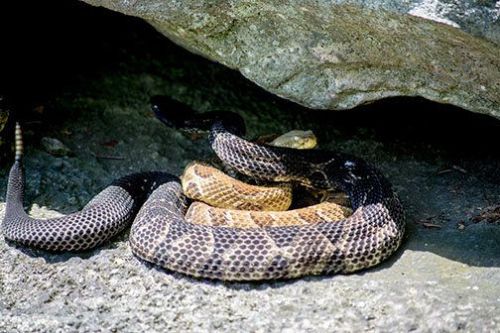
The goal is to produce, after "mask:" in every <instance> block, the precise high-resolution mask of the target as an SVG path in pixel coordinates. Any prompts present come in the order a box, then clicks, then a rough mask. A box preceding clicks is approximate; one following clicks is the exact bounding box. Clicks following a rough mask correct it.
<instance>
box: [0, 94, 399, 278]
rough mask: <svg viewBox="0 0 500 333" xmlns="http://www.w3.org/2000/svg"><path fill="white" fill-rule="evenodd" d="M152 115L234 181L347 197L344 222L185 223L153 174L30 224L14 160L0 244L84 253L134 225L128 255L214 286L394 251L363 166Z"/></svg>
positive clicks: (374, 176) (168, 186)
mask: <svg viewBox="0 0 500 333" xmlns="http://www.w3.org/2000/svg"><path fill="white" fill-rule="evenodd" d="M169 103H170V105H172V102H171V101H169ZM153 106H154V107H153V109H154V111H155V112H156V113H157V116H158V118H160V120H162V121H164V122H165V123H167V125H169V126H173V127H177V128H183V127H184V128H201V129H210V134H209V139H210V143H211V147H212V149H213V150H214V152H215V153H216V154H217V156H218V157H219V158H220V159H221V160H222V161H223V162H224V163H225V164H227V165H229V166H230V167H232V168H234V169H236V170H237V171H239V172H241V173H243V174H245V175H247V176H250V177H254V178H257V179H261V180H266V181H275V182H284V181H288V182H296V183H300V184H303V185H305V186H309V187H315V188H319V189H332V188H339V189H341V190H343V191H345V192H346V193H347V194H348V195H349V197H350V200H351V204H352V209H353V214H352V215H351V216H349V217H348V218H345V219H342V220H340V221H337V222H334V223H328V222H325V223H317V224H312V225H305V226H284V227H255V228H232V227H227V226H220V225H199V224H195V223H191V222H188V221H186V218H185V215H186V212H187V210H188V207H189V204H190V199H188V198H187V197H186V196H185V195H184V193H183V191H182V187H181V184H180V182H179V179H178V178H177V177H174V176H171V175H169V174H166V173H159V172H158V173H140V174H135V175H130V176H126V177H123V178H121V179H119V180H117V181H115V182H113V183H112V184H111V185H110V186H109V187H107V188H106V189H104V190H103V191H102V192H101V193H100V194H98V195H97V196H96V197H95V198H94V199H92V200H91V201H90V202H89V203H88V204H87V205H86V206H85V208H84V209H83V210H81V211H79V212H77V213H73V214H70V215H68V216H65V217H61V218H56V219H50V220H35V219H32V218H30V217H28V216H27V215H26V213H25V212H24V209H23V206H22V199H23V188H24V179H23V174H22V161H21V159H20V158H19V159H17V160H16V162H15V163H14V165H13V167H12V169H11V172H10V175H9V185H8V191H7V207H6V214H5V219H4V221H3V224H2V230H3V234H4V236H5V237H6V238H8V239H11V240H13V241H16V242H19V243H22V244H25V245H28V246H34V247H38V248H42V249H47V250H53V251H73V250H84V249H88V248H91V247H94V246H97V245H99V244H101V243H103V242H105V241H106V240H108V239H109V238H111V237H113V236H114V235H116V234H117V233H118V232H120V231H121V230H123V229H124V228H125V227H126V226H127V225H128V224H129V223H130V221H131V220H132V219H133V217H134V216H135V219H134V221H133V223H132V228H131V232H130V245H131V248H132V251H133V253H134V254H135V255H137V256H138V257H141V258H143V259H144V260H146V261H149V262H152V263H154V264H157V265H159V266H161V267H164V268H167V269H169V270H173V271H177V272H181V273H185V274H188V275H191V276H196V277H204V278H212V279H221V280H262V279H280V278H294V277H299V276H303V275H307V274H330V273H338V272H343V273H347V272H353V271H356V270H359V269H363V268H367V267H370V266H373V265H376V264H377V263H379V262H381V261H382V260H384V259H385V258H387V257H388V256H390V255H391V254H392V253H393V252H394V251H395V250H396V249H397V248H398V246H399V244H400V243H401V240H402V236H403V234H404V218H403V209H402V206H401V204H400V202H399V200H398V198H397V197H396V195H395V194H394V192H393V190H392V187H391V185H390V184H389V182H388V181H387V180H386V178H385V177H384V176H382V175H381V173H380V172H379V171H378V170H376V169H375V168H374V167H372V166H371V165H369V164H368V163H366V162H365V161H363V160H361V159H358V158H355V157H353V156H349V155H344V154H341V153H334V152H327V151H318V150H314V151H297V150H294V149H286V148H278V147H270V146H265V145H258V144H255V143H251V142H249V141H246V140H244V139H242V138H241V137H240V135H241V133H242V132H243V129H244V127H243V123H242V121H240V120H239V119H238V118H237V117H235V116H234V115H230V114H229V116H226V114H225V113H218V114H215V116H212V118H211V119H207V118H203V117H200V118H199V120H197V121H193V120H192V119H193V113H192V112H191V111H186V112H184V115H185V116H186V117H185V119H183V118H182V112H181V115H180V116H179V115H177V118H175V117H174V118H172V119H170V116H171V115H169V114H168V113H167V114H165V112H164V109H163V108H164V106H163V101H162V100H159V99H156V100H153ZM177 109H182V107H178V108H176V110H177ZM137 210H139V211H138V213H137V214H136V212H137Z"/></svg>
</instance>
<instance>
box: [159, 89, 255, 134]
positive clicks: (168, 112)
mask: <svg viewBox="0 0 500 333" xmlns="http://www.w3.org/2000/svg"><path fill="white" fill-rule="evenodd" d="M151 109H152V110H153V112H154V114H155V116H156V118H158V120H160V121H161V122H162V123H164V124H165V125H167V126H168V127H171V128H175V129H177V130H181V131H183V132H188V133H203V132H208V131H210V130H211V129H212V126H213V125H214V124H216V123H220V124H222V125H223V126H224V127H225V129H226V130H228V131H230V132H232V133H234V134H237V135H244V134H245V122H244V121H243V118H241V116H240V115H238V114H237V113H235V112H231V111H220V110H213V111H209V112H204V113H197V112H196V111H195V110H193V109H192V108H190V107H189V106H188V105H186V104H184V103H181V102H179V101H176V100H174V99H172V98H170V97H168V96H153V97H151Z"/></svg>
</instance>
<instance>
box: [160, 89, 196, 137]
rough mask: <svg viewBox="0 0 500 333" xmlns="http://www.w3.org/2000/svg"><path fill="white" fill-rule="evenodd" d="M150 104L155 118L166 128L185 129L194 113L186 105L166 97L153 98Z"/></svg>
mask: <svg viewBox="0 0 500 333" xmlns="http://www.w3.org/2000/svg"><path fill="white" fill-rule="evenodd" d="M150 103H151V110H153V112H154V114H155V116H156V118H158V120H160V121H161V122H162V123H164V124H165V125H167V126H168V127H172V128H175V129H184V128H186V121H188V120H189V119H190V118H192V117H193V116H194V114H195V113H196V112H195V111H194V110H193V109H191V108H190V107H189V106H188V105H187V104H184V103H181V102H179V101H177V100H175V99H173V98H170V97H168V96H153V97H151V99H150Z"/></svg>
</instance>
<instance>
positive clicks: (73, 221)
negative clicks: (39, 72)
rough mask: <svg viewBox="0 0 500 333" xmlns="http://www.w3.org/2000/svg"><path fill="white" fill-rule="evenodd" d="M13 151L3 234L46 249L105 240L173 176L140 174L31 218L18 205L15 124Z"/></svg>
mask: <svg viewBox="0 0 500 333" xmlns="http://www.w3.org/2000/svg"><path fill="white" fill-rule="evenodd" d="M15 139H16V153H15V154H16V155H15V157H16V158H15V161H14V164H13V165H12V167H11V169H10V172H9V180H8V185H7V196H6V208H5V217H4V219H3V222H2V225H1V229H2V231H3V235H4V236H5V237H6V238H7V239H10V240H12V241H15V242H17V243H20V244H23V245H27V246H32V247H36V248H40V249H44V250H49V251H81V250H86V249H90V248H93V247H95V246H97V245H99V244H102V243H104V242H105V241H107V240H108V239H110V238H112V237H113V236H115V235H117V234H118V233H119V232H121V231H122V230H123V229H124V228H126V227H127V226H128V225H129V224H130V223H131V221H132V219H133V217H134V216H135V215H136V214H137V211H138V210H139V208H140V206H141V205H142V203H144V201H145V200H146V198H147V197H148V196H149V194H150V193H151V192H152V191H153V190H155V189H156V188H157V187H158V186H160V185H161V184H163V183H165V182H168V181H171V180H172V179H176V177H174V176H172V175H170V174H167V173H163V172H142V173H135V174H131V175H128V176H125V177H122V178H119V179H117V180H115V181H113V182H112V183H111V184H110V185H109V186H108V187H106V188H105V189H104V190H102V191H101V192H100V193H99V194H98V195H96V196H95V197H94V198H93V199H92V200H91V201H90V202H89V203H88V204H87V205H86V206H85V207H84V208H83V209H82V210H80V211H78V212H75V213H72V214H69V215H66V216H62V217H58V218H51V219H45V220H42V219H35V218H31V217H30V216H29V215H28V214H26V212H25V210H24V206H23V201H24V192H25V191H24V190H25V179H24V167H23V161H22V156H23V149H22V148H23V143H22V135H21V126H19V124H16V131H15Z"/></svg>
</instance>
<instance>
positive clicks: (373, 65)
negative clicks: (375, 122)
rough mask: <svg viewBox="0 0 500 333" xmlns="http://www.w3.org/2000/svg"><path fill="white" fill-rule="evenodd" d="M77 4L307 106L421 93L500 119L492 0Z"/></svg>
mask: <svg viewBox="0 0 500 333" xmlns="http://www.w3.org/2000/svg"><path fill="white" fill-rule="evenodd" d="M83 1H85V2H87V3H90V4H93V5H96V6H104V7H107V8H109V9H112V10H115V11H119V12H122V13H125V14H128V15H133V16H138V17H141V18H143V19H145V20H146V21H147V22H149V23H150V24H152V25H153V26H154V27H155V28H156V29H157V30H158V31H160V32H161V33H163V34H164V35H165V36H167V37H168V38H170V39H172V40H173V41H175V42H176V43H178V44H180V45H182V46H183V47H185V48H187V49H189V50H191V51H193V52H196V53H198V54H201V55H203V56H205V57H207V58H209V59H212V60H215V61H218V62H220V63H222V64H224V65H226V66H229V67H231V68H234V69H238V70H239V71H240V72H241V73H242V74H243V75H244V76H245V77H247V78H248V79H250V80H252V81H253V82H255V83H256V84H258V85H260V86H262V87H263V88H265V89H267V90H268V91H270V92H273V93H275V94H277V95H279V96H281V97H284V98H287V99H290V100H292V101H295V102H297V103H299V104H302V105H304V106H307V107H310V108H317V109H348V108H352V107H355V106H357V105H359V104H364V103H368V102H370V101H373V100H377V99H381V98H384V97H390V96H422V97H425V98H428V99H430V100H434V101H437V102H441V103H449V104H454V105H457V106H459V107H462V108H465V109H468V110H471V111H475V112H480V113H484V114H489V115H492V116H495V117H499V118H500V47H499V42H500V37H499V36H500V34H499V30H500V28H499V19H498V18H499V12H500V4H499V3H498V2H496V3H495V1H451V0H446V1H445V0H418V1H417V0H407V1H399V2H396V1H387V0H381V1H376V0H373V1H368V0H351V1H341V0H337V1H334V0H329V1H326V0H324V1H298V0H295V1H280V2H269V1H261V0H255V1H235V0H220V1H200V0H186V1H166V0H137V1H122V0H83ZM408 14H413V15H408Z"/></svg>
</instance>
